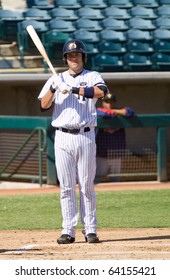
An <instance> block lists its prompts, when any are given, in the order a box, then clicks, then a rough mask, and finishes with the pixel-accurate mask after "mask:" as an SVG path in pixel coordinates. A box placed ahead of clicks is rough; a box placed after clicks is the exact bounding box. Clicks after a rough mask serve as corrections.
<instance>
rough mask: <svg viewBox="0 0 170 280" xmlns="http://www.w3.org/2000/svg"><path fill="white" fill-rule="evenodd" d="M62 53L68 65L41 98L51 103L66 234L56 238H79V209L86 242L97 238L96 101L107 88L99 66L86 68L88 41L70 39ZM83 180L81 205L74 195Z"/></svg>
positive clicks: (43, 103)
mask: <svg viewBox="0 0 170 280" xmlns="http://www.w3.org/2000/svg"><path fill="white" fill-rule="evenodd" d="M63 59H64V61H65V63H66V64H67V66H68V70H67V71H64V72H63V73H61V74H59V75H58V76H57V75H53V76H52V77H50V78H49V79H48V80H47V82H46V83H45V85H44V87H43V88H42V90H41V92H40V94H39V97H38V98H39V99H40V102H41V107H42V109H48V108H50V107H51V106H52V103H53V106H54V107H53V114H52V126H53V127H54V128H55V143H54V148H55V163H56V170H57V175H58V180H59V183H60V190H61V191H60V202H61V210H62V217H63V222H62V234H61V236H60V237H59V238H58V239H57V242H58V244H69V243H73V242H74V241H75V229H76V225H77V223H78V217H79V215H78V213H79V212H80V215H81V221H82V225H83V231H82V232H83V234H84V236H85V240H86V242H89V243H97V242H99V238H98V236H97V232H96V197H95V191H94V185H93V184H94V178H95V172H96V143H95V127H96V125H97V112H96V106H95V104H96V101H97V100H98V98H103V97H104V95H105V94H106V93H107V92H108V89H107V86H106V84H105V82H104V80H103V79H102V78H101V75H100V74H99V73H98V72H95V71H90V70H86V69H84V63H85V62H86V59H87V53H86V48H85V45H84V43H83V42H82V41H80V40H69V41H68V42H66V43H65V44H64V47H63ZM76 183H78V185H79V193H80V211H78V205H77V201H76Z"/></svg>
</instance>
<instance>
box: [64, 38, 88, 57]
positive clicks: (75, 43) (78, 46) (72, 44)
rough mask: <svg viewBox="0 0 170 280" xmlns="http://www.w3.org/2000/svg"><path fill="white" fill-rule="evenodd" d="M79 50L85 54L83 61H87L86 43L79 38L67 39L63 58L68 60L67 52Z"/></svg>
mask: <svg viewBox="0 0 170 280" xmlns="http://www.w3.org/2000/svg"><path fill="white" fill-rule="evenodd" d="M72 52H79V53H82V55H83V62H86V58H87V52H86V47H85V45H84V43H83V42H82V41H80V40H78V39H75V40H74V39H73V40H69V41H67V42H66V43H65V44H64V46H63V59H64V61H65V62H66V55H67V53H72Z"/></svg>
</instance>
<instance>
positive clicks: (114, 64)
mask: <svg viewBox="0 0 170 280" xmlns="http://www.w3.org/2000/svg"><path fill="white" fill-rule="evenodd" d="M92 69H93V70H96V71H100V72H131V71H132V72H146V71H170V55H168V54H165V53H160V52H156V53H154V54H152V55H151V56H145V55H139V54H135V53H132V52H127V53H126V54H124V55H123V56H122V57H120V56H112V55H109V54H102V53H99V54H97V55H95V56H93V57H92Z"/></svg>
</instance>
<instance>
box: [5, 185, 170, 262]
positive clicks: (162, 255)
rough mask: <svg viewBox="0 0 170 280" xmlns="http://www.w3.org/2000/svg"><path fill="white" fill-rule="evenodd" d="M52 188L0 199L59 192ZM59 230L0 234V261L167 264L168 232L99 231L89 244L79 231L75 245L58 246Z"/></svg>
mask: <svg viewBox="0 0 170 280" xmlns="http://www.w3.org/2000/svg"><path fill="white" fill-rule="evenodd" d="M161 188H169V189H170V183H163V184H161V183H157V182H151V183H145V182H144V183H135V184H134V183H133V184H132V183H119V184H116V183H107V184H97V185H95V189H96V191H103V190H105V191H107V190H113V191H116V190H124V189H161ZM58 191H59V188H58V187H55V186H50V187H49V186H44V187H43V188H40V187H36V188H23V189H22V188H18V189H16V188H15V189H0V195H6V194H8V195H10V194H11V195H15V194H19V193H28V194H29V193H42V192H44V193H52V192H58ZM60 234H61V231H59V230H32V231H26V230H18V231H17V230H11V231H7V230H5V231H4V230H1V231H0V260H7V259H11V260H14V259H36V260H56V259H58V260H109V259H114V260H121V259H122V260H124V259H126V260H127V259H143V260H154V259H155V260H156V259H159V260H160V259H162V260H170V228H153V229H152V228H147V229H144V228H140V229H132V228H130V229H125V228H121V229H99V230H98V235H99V238H100V242H99V243H97V244H88V243H86V242H85V240H84V237H83V235H82V233H81V231H80V230H77V232H76V241H75V243H73V244H69V245H58V244H57V242H56V239H57V237H58V236H59V235H60Z"/></svg>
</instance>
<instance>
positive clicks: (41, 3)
mask: <svg viewBox="0 0 170 280" xmlns="http://www.w3.org/2000/svg"><path fill="white" fill-rule="evenodd" d="M26 2H27V7H28V8H38V9H45V10H48V9H49V10H50V9H53V8H54V7H55V6H54V5H53V4H50V3H49V2H48V1H47V0H26Z"/></svg>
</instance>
